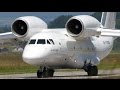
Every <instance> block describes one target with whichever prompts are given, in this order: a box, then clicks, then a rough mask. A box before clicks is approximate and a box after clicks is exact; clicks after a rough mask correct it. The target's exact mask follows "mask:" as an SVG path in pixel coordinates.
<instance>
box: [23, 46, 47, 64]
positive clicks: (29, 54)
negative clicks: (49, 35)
mask: <svg viewBox="0 0 120 90" xmlns="http://www.w3.org/2000/svg"><path fill="white" fill-rule="evenodd" d="M44 52H45V51H44V50H43V49H41V48H37V47H35V46H34V47H32V46H26V47H25V49H24V51H23V55H22V57H23V61H24V62H26V63H28V64H31V65H38V63H40V62H42V60H43V58H44V57H45V53H44Z"/></svg>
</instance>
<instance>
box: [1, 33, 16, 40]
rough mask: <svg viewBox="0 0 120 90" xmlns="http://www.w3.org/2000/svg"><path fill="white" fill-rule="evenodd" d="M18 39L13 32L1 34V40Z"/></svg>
mask: <svg viewBox="0 0 120 90" xmlns="http://www.w3.org/2000/svg"><path fill="white" fill-rule="evenodd" d="M14 38H16V37H15V35H13V33H12V32H6V33H0V40H1V39H14Z"/></svg>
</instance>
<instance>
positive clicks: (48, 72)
mask: <svg viewBox="0 0 120 90" xmlns="http://www.w3.org/2000/svg"><path fill="white" fill-rule="evenodd" d="M53 74H54V70H53V69H49V68H46V67H43V68H42V69H40V70H38V71H37V77H38V78H44V77H53Z"/></svg>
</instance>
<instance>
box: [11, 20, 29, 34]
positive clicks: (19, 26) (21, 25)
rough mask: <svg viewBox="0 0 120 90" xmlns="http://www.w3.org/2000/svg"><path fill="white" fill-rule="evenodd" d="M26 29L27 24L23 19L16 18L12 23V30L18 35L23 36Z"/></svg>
mask: <svg viewBox="0 0 120 90" xmlns="http://www.w3.org/2000/svg"><path fill="white" fill-rule="evenodd" d="M27 30H28V26H27V24H26V23H25V22H24V21H23V20H16V21H15V22H14V23H13V25H12V31H13V32H14V33H15V34H16V35H18V36H24V35H25V34H26V33H27Z"/></svg>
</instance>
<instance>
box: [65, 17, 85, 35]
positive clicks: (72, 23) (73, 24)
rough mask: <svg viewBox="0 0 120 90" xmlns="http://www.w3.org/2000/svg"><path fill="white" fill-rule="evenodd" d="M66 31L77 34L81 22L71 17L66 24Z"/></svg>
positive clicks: (80, 27)
mask: <svg viewBox="0 0 120 90" xmlns="http://www.w3.org/2000/svg"><path fill="white" fill-rule="evenodd" d="M66 28H67V31H68V32H69V33H70V34H71V35H74V36H77V35H79V34H80V33H81V32H82V30H83V25H82V23H81V22H80V21H79V20H77V19H71V20H69V21H68V22H67V24H66Z"/></svg>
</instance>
